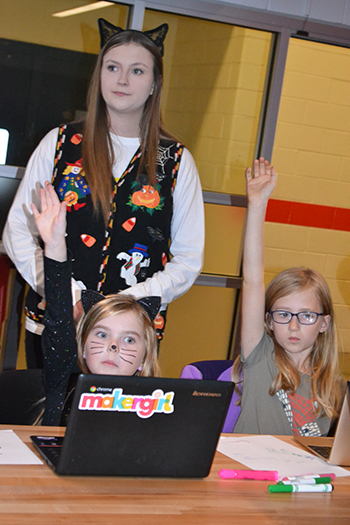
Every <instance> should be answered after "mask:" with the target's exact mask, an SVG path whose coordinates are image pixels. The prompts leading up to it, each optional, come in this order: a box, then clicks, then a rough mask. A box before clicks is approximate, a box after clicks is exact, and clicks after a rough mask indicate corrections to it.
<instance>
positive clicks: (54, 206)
mask: <svg viewBox="0 0 350 525" xmlns="http://www.w3.org/2000/svg"><path fill="white" fill-rule="evenodd" d="M40 207H41V212H39V211H38V209H37V207H36V206H35V204H33V203H32V204H31V208H32V211H33V215H34V219H35V224H36V227H37V228H38V231H39V234H40V237H41V239H42V241H43V242H44V244H45V247H44V253H45V255H46V256H47V257H50V258H51V259H54V260H56V261H65V260H66V258H67V249H66V241H65V234H66V202H65V201H63V202H60V201H59V198H58V196H57V193H56V192H55V190H54V188H53V186H52V185H51V184H50V183H49V182H46V183H45V187H44V188H41V189H40Z"/></svg>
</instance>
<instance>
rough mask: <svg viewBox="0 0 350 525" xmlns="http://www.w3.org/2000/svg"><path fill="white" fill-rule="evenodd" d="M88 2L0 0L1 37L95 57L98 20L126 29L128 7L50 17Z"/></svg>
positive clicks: (75, 0)
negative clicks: (101, 19) (91, 54)
mask: <svg viewBox="0 0 350 525" xmlns="http://www.w3.org/2000/svg"><path fill="white" fill-rule="evenodd" d="M94 1H95V0H91V1H90V3H93V2H94ZM88 3H89V2H88V0H84V1H81V0H2V1H1V2H0V20H1V24H0V38H7V39H9V40H19V41H21V42H29V43H32V44H40V45H43V46H51V47H59V48H63V49H70V50H72V51H82V52H84V53H96V54H97V53H98V52H99V49H100V37H99V32H98V27H97V19H98V18H100V17H101V18H105V19H106V20H108V21H110V22H111V23H112V24H115V25H119V26H121V27H125V25H126V20H127V14H128V8H127V7H126V6H118V5H111V6H110V7H105V8H103V9H98V10H96V11H90V12H87V13H82V14H79V15H74V16H69V17H65V18H57V17H53V16H52V15H53V14H54V13H57V12H60V11H65V10H67V9H73V8H75V7H81V6H82V5H85V4H88Z"/></svg>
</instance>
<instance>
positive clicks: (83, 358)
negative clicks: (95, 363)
mask: <svg viewBox="0 0 350 525" xmlns="http://www.w3.org/2000/svg"><path fill="white" fill-rule="evenodd" d="M83 359H85V348H84V350H83Z"/></svg>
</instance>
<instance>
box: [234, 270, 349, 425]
mask: <svg viewBox="0 0 350 525" xmlns="http://www.w3.org/2000/svg"><path fill="white" fill-rule="evenodd" d="M304 290H311V291H312V292H313V293H314V294H315V295H316V297H317V299H318V300H319V302H320V306H321V310H322V313H323V314H324V315H329V316H330V322H329V326H328V328H327V330H325V331H324V332H322V333H321V332H319V334H318V336H317V338H316V341H315V343H314V345H313V349H312V351H311V354H310V373H311V391H312V396H313V397H314V398H315V399H316V401H317V409H316V416H317V417H319V416H320V415H321V414H322V413H324V414H325V415H326V416H327V417H329V418H334V417H337V416H338V415H339V411H340V405H341V402H342V397H343V389H342V384H341V378H340V374H339V365H338V346H337V330H336V323H335V318H334V310H333V304H332V298H331V294H330V291H329V288H328V285H327V283H326V281H325V279H324V278H323V277H322V275H321V274H319V273H318V272H316V271H315V270H311V269H308V268H303V267H298V268H289V269H288V270H284V271H283V272H281V273H280V274H278V275H277V276H276V277H275V278H274V279H273V280H272V281H271V282H270V284H269V285H268V286H267V288H266V292H265V312H266V322H265V329H266V332H267V334H268V335H269V336H270V337H271V338H272V340H273V342H274V355H275V360H276V364H277V367H278V374H277V376H276V377H275V379H274V380H273V382H272V384H271V386H270V389H269V394H270V395H271V396H273V395H275V394H276V392H277V391H278V390H280V389H281V388H283V389H284V390H285V391H286V392H295V391H296V390H297V388H298V386H299V384H300V376H299V372H298V369H297V368H296V366H295V365H294V363H293V362H292V361H291V359H290V358H289V356H288V354H287V353H286V352H285V350H284V349H283V348H282V346H281V345H280V344H279V343H278V342H277V341H276V338H275V335H274V331H273V330H272V329H271V328H270V319H271V317H270V314H269V312H270V311H271V309H272V308H273V305H274V303H275V302H276V301H277V300H278V299H281V298H282V297H286V296H287V295H290V294H292V293H295V292H302V291H304ZM241 370H242V365H241V364H240V362H239V358H238V359H236V361H235V363H234V365H233V371H232V377H233V380H235V379H236V380H237V378H238V377H239V374H240V372H241Z"/></svg>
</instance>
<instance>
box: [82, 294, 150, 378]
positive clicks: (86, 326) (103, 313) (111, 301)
mask: <svg viewBox="0 0 350 525" xmlns="http://www.w3.org/2000/svg"><path fill="white" fill-rule="evenodd" d="M125 312H134V313H135V314H136V316H137V318H138V320H139V321H140V323H141V325H142V326H143V336H144V341H145V356H144V360H143V363H142V370H141V371H140V373H139V375H140V376H144V377H157V376H159V375H160V368H159V364H158V343H157V335H156V331H155V329H154V326H153V323H152V322H151V320H150V318H149V317H148V314H147V312H146V311H145V310H144V308H143V307H142V306H141V305H140V304H139V303H138V302H137V301H136V299H135V298H134V297H133V296H132V295H124V294H112V295H108V296H107V297H106V298H105V299H103V300H102V301H100V302H98V303H96V304H95V305H94V306H93V307H92V308H91V309H90V310H89V311H88V312H87V314H85V315H82V316H81V318H80V319H79V321H78V325H77V344H78V365H79V367H80V368H81V370H82V371H83V372H84V373H86V374H89V373H90V370H89V369H88V367H87V365H86V362H85V359H84V357H83V353H84V347H85V343H86V340H87V338H88V335H89V333H90V332H91V330H92V328H93V327H94V326H95V324H96V323H98V322H99V321H100V320H102V319H106V318H107V317H112V316H114V315H117V314H120V313H125Z"/></svg>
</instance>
